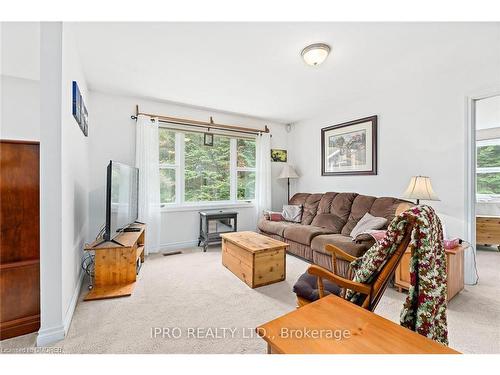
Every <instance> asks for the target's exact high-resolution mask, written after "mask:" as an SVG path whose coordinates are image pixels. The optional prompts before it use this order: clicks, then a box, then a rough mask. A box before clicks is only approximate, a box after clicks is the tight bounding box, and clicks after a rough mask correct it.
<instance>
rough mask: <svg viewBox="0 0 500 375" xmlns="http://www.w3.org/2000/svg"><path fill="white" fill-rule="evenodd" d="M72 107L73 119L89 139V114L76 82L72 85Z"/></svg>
mask: <svg viewBox="0 0 500 375" xmlns="http://www.w3.org/2000/svg"><path fill="white" fill-rule="evenodd" d="M71 91H72V101H71V103H72V106H71V113H72V114H73V117H74V118H75V120H76V123H77V124H78V126H79V127H80V130H81V131H82V133H83V135H84V136H85V137H88V135H89V123H88V117H89V113H88V111H87V107H86V106H85V103H84V102H83V97H82V94H81V92H80V88H79V87H78V83H77V82H76V81H73V84H72V90H71Z"/></svg>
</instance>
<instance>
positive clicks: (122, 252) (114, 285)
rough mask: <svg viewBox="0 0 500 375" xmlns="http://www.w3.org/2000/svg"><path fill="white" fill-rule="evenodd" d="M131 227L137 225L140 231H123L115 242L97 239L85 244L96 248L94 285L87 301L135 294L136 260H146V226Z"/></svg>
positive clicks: (86, 247) (94, 249)
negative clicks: (133, 292)
mask: <svg viewBox="0 0 500 375" xmlns="http://www.w3.org/2000/svg"><path fill="white" fill-rule="evenodd" d="M131 228H138V229H139V231H138V232H122V233H120V234H119V235H118V236H116V237H115V238H114V241H115V242H111V241H107V242H102V240H97V241H94V242H93V243H91V244H89V245H87V246H85V251H94V252H95V258H94V282H93V288H92V290H91V291H90V292H89V293H88V294H87V296H86V297H85V298H84V300H85V301H91V300H97V299H105V298H116V297H124V296H130V295H131V294H132V291H133V290H134V286H135V282H136V279H137V271H138V270H137V264H142V263H144V237H145V234H146V226H145V225H144V224H134V225H132V226H131ZM118 243H119V244H118ZM138 262H140V263H138Z"/></svg>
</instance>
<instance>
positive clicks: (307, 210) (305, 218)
mask: <svg viewBox="0 0 500 375" xmlns="http://www.w3.org/2000/svg"><path fill="white" fill-rule="evenodd" d="M321 197H323V194H310V195H309V196H308V197H307V199H306V202H305V203H304V209H303V211H302V221H301V224H304V225H309V224H311V222H312V221H313V219H314V217H315V216H316V212H317V211H318V205H319V201H320V200H321Z"/></svg>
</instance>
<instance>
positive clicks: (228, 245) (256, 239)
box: [221, 232, 288, 288]
mask: <svg viewBox="0 0 500 375" xmlns="http://www.w3.org/2000/svg"><path fill="white" fill-rule="evenodd" d="M221 237H222V264H223V265H224V266H225V267H226V268H228V269H229V270H230V271H231V272H232V273H233V274H235V275H236V276H237V277H238V278H239V279H240V280H241V281H243V282H244V283H245V284H247V285H248V286H249V287H250V288H258V287H260V286H264V285H268V284H272V283H276V282H279V281H283V280H285V278H286V268H285V267H286V263H285V253H286V248H287V247H288V244H286V243H284V242H281V241H277V240H274V239H272V238H268V237H266V236H263V235H260V234H258V233H254V232H236V233H228V234H222V235H221Z"/></svg>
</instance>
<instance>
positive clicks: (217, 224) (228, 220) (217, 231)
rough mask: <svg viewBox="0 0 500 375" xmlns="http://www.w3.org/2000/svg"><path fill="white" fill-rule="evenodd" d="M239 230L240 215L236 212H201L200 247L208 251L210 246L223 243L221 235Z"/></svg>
mask: <svg viewBox="0 0 500 375" xmlns="http://www.w3.org/2000/svg"><path fill="white" fill-rule="evenodd" d="M237 230H238V213H237V212H236V211H223V210H209V211H200V236H199V237H198V246H200V245H201V246H203V251H204V252H206V251H207V247H208V245H210V244H214V243H221V242H222V239H221V237H220V235H221V233H230V232H236V231H237Z"/></svg>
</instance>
